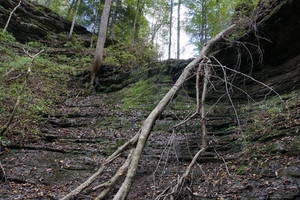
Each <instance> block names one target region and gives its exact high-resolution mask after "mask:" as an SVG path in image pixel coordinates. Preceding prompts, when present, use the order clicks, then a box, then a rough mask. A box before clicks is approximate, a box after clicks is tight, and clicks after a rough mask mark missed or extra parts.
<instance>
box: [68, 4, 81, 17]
mask: <svg viewBox="0 0 300 200" xmlns="http://www.w3.org/2000/svg"><path fill="white" fill-rule="evenodd" d="M77 1H78V0H72V1H71V4H70V7H69V9H68V13H67V19H69V18H70V15H71V11H72V10H73V8H74V5H76V4H77Z"/></svg>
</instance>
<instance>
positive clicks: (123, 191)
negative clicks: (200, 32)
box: [61, 24, 236, 200]
mask: <svg viewBox="0 0 300 200" xmlns="http://www.w3.org/2000/svg"><path fill="white" fill-rule="evenodd" d="M235 27H236V25H235V24H233V25H231V26H230V27H228V28H227V29H225V30H223V31H222V32H221V33H219V34H218V35H217V36H216V37H214V38H213V39H211V40H210V41H209V42H208V43H207V44H206V46H204V48H203V49H202V51H201V54H200V56H199V57H197V58H196V59H194V60H193V61H192V62H191V63H190V64H188V65H187V66H186V67H185V69H184V70H183V72H182V74H181V75H180V77H179V78H178V80H177V81H176V83H175V84H174V85H173V87H172V88H171V89H170V90H169V91H168V92H167V94H166V95H165V96H164V97H163V98H162V100H161V101H160V102H159V103H158V104H157V106H156V107H155V108H154V109H153V110H152V112H151V113H150V114H149V116H148V117H147V119H146V120H145V121H144V123H143V125H142V128H141V130H140V132H139V133H138V134H136V135H135V136H134V137H133V138H132V139H131V140H129V141H128V142H127V143H125V144H124V145H122V146H121V147H120V148H119V149H118V150H117V151H116V152H115V153H113V154H112V155H111V156H109V157H108V158H107V159H106V160H105V162H104V163H103V164H102V165H101V167H100V168H99V169H98V171H97V172H96V173H95V174H93V175H92V176H91V177H90V178H89V179H88V180H87V181H85V182H84V183H82V184H81V185H80V186H78V187H77V188H76V189H74V190H73V191H71V192H70V193H69V194H67V195H66V196H64V197H63V198H61V200H68V199H72V198H74V197H75V196H76V195H78V194H79V193H80V192H82V191H83V190H84V189H86V188H87V187H88V186H90V185H91V184H92V183H93V181H94V180H96V178H97V177H99V176H100V175H101V174H102V173H103V171H104V169H105V166H106V165H107V164H109V163H111V162H112V161H113V160H114V159H115V158H116V157H117V156H118V155H120V153H122V152H123V151H125V150H127V149H128V148H129V146H132V145H134V144H136V146H135V148H134V150H133V152H132V153H130V154H129V155H128V160H127V161H126V162H125V163H124V164H123V166H121V169H123V168H127V165H128V163H130V164H129V166H128V171H127V175H126V178H125V180H124V182H123V183H122V185H121V187H120V188H119V190H118V192H117V194H116V195H115V196H114V200H124V199H126V198H127V195H128V193H129V191H130V188H131V185H132V183H133V179H134V177H135V175H136V171H137V167H138V163H139V161H140V158H141V155H142V152H143V149H144V147H145V144H146V142H147V139H148V137H149V135H150V133H151V130H152V128H153V126H154V124H155V121H156V120H157V118H158V117H159V116H160V114H161V113H162V112H163V111H164V110H165V108H166V107H167V105H168V104H169V103H170V101H172V99H173V97H174V96H175V95H176V94H177V92H178V91H179V90H180V89H181V87H182V85H183V84H184V82H185V81H186V80H187V79H188V77H189V76H190V75H191V73H192V71H193V70H194V68H195V67H196V66H197V65H198V64H199V63H205V62H207V60H208V58H209V57H211V56H213V55H215V54H216V53H217V52H218V50H217V48H216V47H217V46H218V44H219V43H220V42H224V41H225V40H224V37H225V36H228V35H229V34H230V33H232V31H233V30H234V29H235ZM202 121H203V120H202ZM121 171H122V172H123V170H121ZM118 177H120V176H118ZM114 182H115V180H114ZM109 185H110V187H112V186H113V185H111V184H109ZM98 199H100V198H98Z"/></svg>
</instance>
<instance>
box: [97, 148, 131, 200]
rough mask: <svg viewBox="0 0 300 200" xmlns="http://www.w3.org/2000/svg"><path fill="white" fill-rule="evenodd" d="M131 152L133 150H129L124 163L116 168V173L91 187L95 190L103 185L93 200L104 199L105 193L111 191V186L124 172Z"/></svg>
mask: <svg viewBox="0 0 300 200" xmlns="http://www.w3.org/2000/svg"><path fill="white" fill-rule="evenodd" d="M132 152H133V150H131V151H130V153H129V156H128V157H127V159H126V161H125V163H124V164H123V165H122V166H121V167H120V168H119V169H118V171H117V172H116V174H115V175H114V176H113V177H112V178H111V179H110V180H109V181H108V182H106V183H104V184H101V185H99V186H96V187H94V188H93V190H97V189H99V188H102V187H105V189H104V190H103V191H102V192H101V193H100V194H99V195H98V196H97V197H96V198H95V200H102V199H104V198H105V197H106V196H107V194H108V193H109V192H110V191H111V189H112V188H113V186H114V185H115V184H116V183H117V181H118V180H119V179H120V178H121V177H122V176H123V175H124V174H125V172H126V170H127V169H128V166H129V164H130V161H131V158H132Z"/></svg>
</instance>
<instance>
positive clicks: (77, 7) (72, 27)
mask: <svg viewBox="0 0 300 200" xmlns="http://www.w3.org/2000/svg"><path fill="white" fill-rule="evenodd" d="M80 2H81V0H78V2H77V5H76V10H75V13H74V16H73V21H72V25H71V28H70V32H69V38H71V37H72V34H73V30H74V26H75V22H76V18H77V13H78V9H79V6H80Z"/></svg>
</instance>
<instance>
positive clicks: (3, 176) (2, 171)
mask: <svg viewBox="0 0 300 200" xmlns="http://www.w3.org/2000/svg"><path fill="white" fill-rule="evenodd" d="M0 169H1V171H0V172H1V173H0V175H1V176H2V177H1V180H0V181H3V180H4V181H6V174H5V170H4V167H3V165H2V163H1V161H0Z"/></svg>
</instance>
